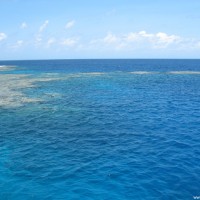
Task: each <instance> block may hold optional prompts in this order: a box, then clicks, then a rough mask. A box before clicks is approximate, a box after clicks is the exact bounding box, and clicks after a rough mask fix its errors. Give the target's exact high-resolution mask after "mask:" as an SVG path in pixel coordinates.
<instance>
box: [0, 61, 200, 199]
mask: <svg viewBox="0 0 200 200" xmlns="http://www.w3.org/2000/svg"><path fill="white" fill-rule="evenodd" d="M0 65H6V66H7V65H8V66H10V65H11V66H15V68H14V69H13V70H9V71H6V70H4V71H0V75H1V76H0V81H1V82H0V83H1V88H2V91H3V92H2V93H0V94H1V98H2V100H0V155H1V156H0V199H2V200H4V199H11V200H12V199H13V200H16V199H17V200H18V199H19V200H23V199H48V200H49V199H84V200H90V199H91V200H93V199H98V200H103V199H105V200H106V199H109V200H110V199H115V200H117V199H119V200H129V199H130V200H133V199H136V200H140V199H141V200H143V199H148V200H149V199H150V200H151V199H152V200H153V199H164V200H165V199H166V200H168V199H170V200H171V199H193V196H199V195H200V177H199V174H200V165H199V163H200V101H199V100H200V60H46V61H5V62H3V61H1V62H0ZM22 74H23V76H22ZM3 77H6V78H5V80H4V79H3ZM28 84H29V86H27V85H28ZM24 99H25V100H24ZM27 99H28V100H27Z"/></svg>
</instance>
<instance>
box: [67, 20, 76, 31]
mask: <svg viewBox="0 0 200 200" xmlns="http://www.w3.org/2000/svg"><path fill="white" fill-rule="evenodd" d="M74 24H75V20H71V21H69V22H67V24H66V25H65V28H66V29H70V28H72V27H73V26H74Z"/></svg>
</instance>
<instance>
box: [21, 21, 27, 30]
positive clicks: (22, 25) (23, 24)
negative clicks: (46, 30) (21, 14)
mask: <svg viewBox="0 0 200 200" xmlns="http://www.w3.org/2000/svg"><path fill="white" fill-rule="evenodd" d="M27 27H28V25H27V23H26V22H23V23H22V24H21V26H20V28H21V29H25V28H27Z"/></svg>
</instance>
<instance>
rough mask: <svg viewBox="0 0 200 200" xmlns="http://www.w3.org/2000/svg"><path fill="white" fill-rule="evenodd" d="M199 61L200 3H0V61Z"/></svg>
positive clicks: (150, 0)
mask: <svg viewBox="0 0 200 200" xmlns="http://www.w3.org/2000/svg"><path fill="white" fill-rule="evenodd" d="M84 58H200V1H199V0H190V1H188V0H168V1H164V0H101V1H100V0H99V1H97V0H0V60H28V59H84Z"/></svg>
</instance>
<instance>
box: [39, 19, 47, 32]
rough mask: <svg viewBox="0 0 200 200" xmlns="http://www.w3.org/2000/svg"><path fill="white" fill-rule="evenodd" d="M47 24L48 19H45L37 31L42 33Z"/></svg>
mask: <svg viewBox="0 0 200 200" xmlns="http://www.w3.org/2000/svg"><path fill="white" fill-rule="evenodd" d="M48 24H49V21H48V20H46V21H45V22H44V23H43V24H42V25H41V26H40V28H39V32H40V33H42V32H43V31H44V30H45V29H46V28H47V26H48Z"/></svg>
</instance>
